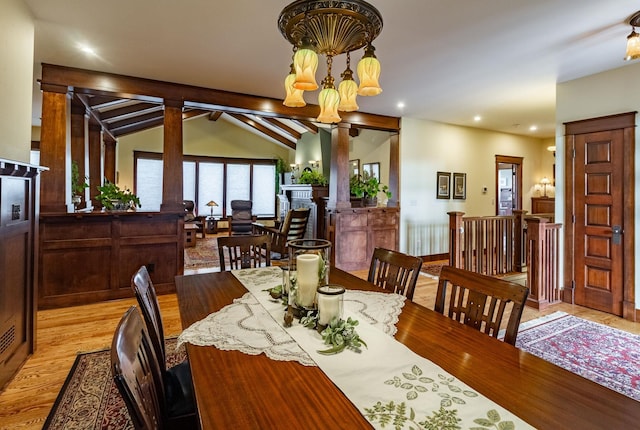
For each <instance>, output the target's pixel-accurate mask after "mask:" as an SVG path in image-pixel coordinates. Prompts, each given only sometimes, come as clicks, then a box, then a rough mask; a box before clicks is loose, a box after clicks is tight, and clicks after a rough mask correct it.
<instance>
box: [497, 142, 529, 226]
mask: <svg viewBox="0 0 640 430" xmlns="http://www.w3.org/2000/svg"><path fill="white" fill-rule="evenodd" d="M523 161H524V158H523V157H514V156H511V155H497V154H496V173H495V190H496V204H495V207H496V215H498V214H499V212H498V211H499V200H500V183H499V182H500V180H499V178H498V170H500V164H514V165H516V166H517V167H516V181H517V184H516V190H515V195H516V199H515V203H516V207H515V208H513V209H522V162H523ZM511 193H512V194H513V193H514V190H513V189H512V191H511Z"/></svg>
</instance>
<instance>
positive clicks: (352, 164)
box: [349, 158, 360, 177]
mask: <svg viewBox="0 0 640 430" xmlns="http://www.w3.org/2000/svg"><path fill="white" fill-rule="evenodd" d="M359 174H360V159H359V158H358V159H355V160H349V176H350V177H351V176H358V175H359Z"/></svg>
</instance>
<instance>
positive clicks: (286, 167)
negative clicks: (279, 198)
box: [276, 157, 291, 194]
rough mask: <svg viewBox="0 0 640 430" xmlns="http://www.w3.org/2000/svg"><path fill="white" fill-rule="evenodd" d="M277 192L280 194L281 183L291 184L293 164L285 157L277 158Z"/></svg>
mask: <svg viewBox="0 0 640 430" xmlns="http://www.w3.org/2000/svg"><path fill="white" fill-rule="evenodd" d="M276 177H277V181H276V194H278V190H279V186H280V184H291V165H290V164H288V163H287V162H286V161H285V159H284V158H282V157H278V158H277V159H276Z"/></svg>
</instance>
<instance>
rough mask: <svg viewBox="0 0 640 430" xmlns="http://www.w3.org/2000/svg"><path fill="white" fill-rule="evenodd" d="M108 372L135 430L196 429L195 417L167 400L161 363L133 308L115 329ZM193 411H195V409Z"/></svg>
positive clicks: (196, 421) (197, 426)
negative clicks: (109, 371)
mask: <svg viewBox="0 0 640 430" xmlns="http://www.w3.org/2000/svg"><path fill="white" fill-rule="evenodd" d="M111 372H112V374H113V379H114V381H115V384H116V386H117V387H118V391H119V392H120V394H121V395H122V398H123V400H124V403H125V405H126V406H127V410H128V411H129V414H130V416H131V421H132V423H133V426H134V428H136V429H145V430H149V429H181V430H187V429H197V428H199V423H198V416H197V415H196V414H195V413H193V412H192V413H189V414H184V413H181V411H182V409H183V408H182V407H181V406H182V405H178V404H177V403H175V400H172V399H169V398H168V397H167V392H166V390H165V386H164V384H163V383H162V377H161V369H160V363H159V361H158V357H157V356H156V354H155V351H154V348H153V345H152V344H151V339H150V338H149V333H148V332H147V329H146V326H145V324H144V321H143V320H142V317H141V316H140V313H139V312H138V311H137V310H136V307H135V306H132V307H130V308H129V310H127V312H126V313H125V314H124V315H123V317H122V319H121V320H120V322H119V323H118V326H117V327H116V330H115V333H114V336H113V341H112V343H111ZM194 410H195V409H194Z"/></svg>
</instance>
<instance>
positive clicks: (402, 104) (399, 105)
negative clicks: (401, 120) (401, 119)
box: [396, 102, 404, 109]
mask: <svg viewBox="0 0 640 430" xmlns="http://www.w3.org/2000/svg"><path fill="white" fill-rule="evenodd" d="M396 106H397V108H398V109H404V102H398V104H397V105H396Z"/></svg>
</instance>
